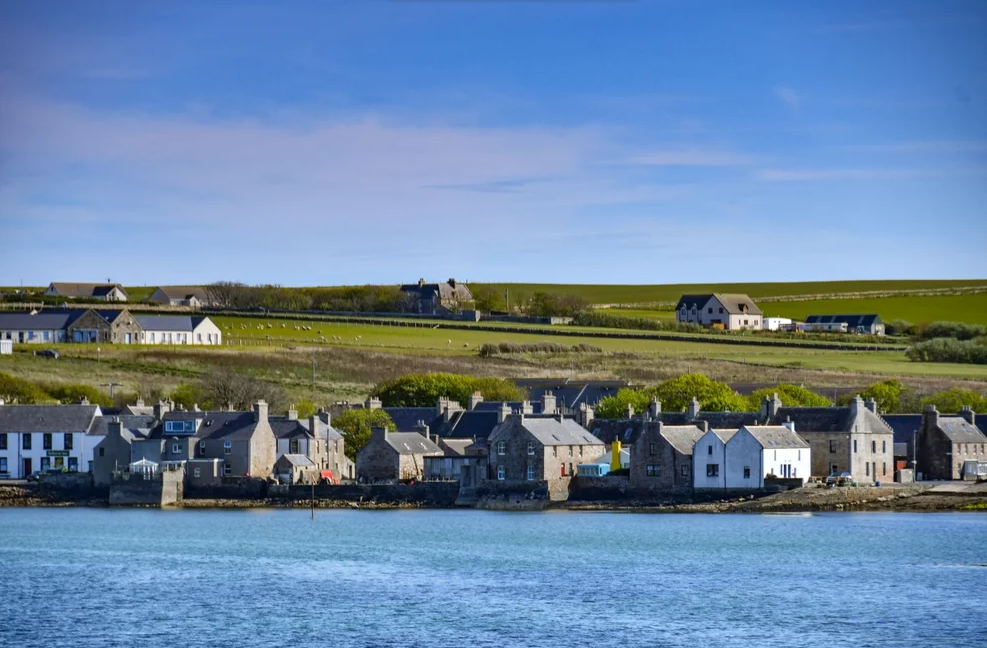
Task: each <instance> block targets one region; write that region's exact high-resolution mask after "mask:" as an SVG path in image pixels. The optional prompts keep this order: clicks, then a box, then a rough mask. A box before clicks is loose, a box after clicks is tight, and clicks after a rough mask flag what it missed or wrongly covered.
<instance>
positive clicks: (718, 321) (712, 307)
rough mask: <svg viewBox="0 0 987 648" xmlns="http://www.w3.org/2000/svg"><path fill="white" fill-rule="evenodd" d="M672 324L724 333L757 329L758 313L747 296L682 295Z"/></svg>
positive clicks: (725, 294)
mask: <svg viewBox="0 0 987 648" xmlns="http://www.w3.org/2000/svg"><path fill="white" fill-rule="evenodd" d="M675 321H676V322H678V323H679V324H699V325H700V326H709V327H713V328H722V329H726V330H728V331H737V330H740V329H760V328H761V310H760V309H759V308H758V307H757V306H756V305H755V304H754V302H753V301H752V300H751V298H750V297H748V296H747V295H739V294H727V293H713V294H709V295H682V297H681V298H680V299H679V303H678V304H676V306H675Z"/></svg>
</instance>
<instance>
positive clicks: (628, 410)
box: [626, 403, 634, 420]
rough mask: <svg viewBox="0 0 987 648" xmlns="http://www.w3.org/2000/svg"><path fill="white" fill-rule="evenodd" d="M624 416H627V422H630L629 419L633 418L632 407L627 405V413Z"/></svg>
mask: <svg viewBox="0 0 987 648" xmlns="http://www.w3.org/2000/svg"><path fill="white" fill-rule="evenodd" d="M626 414H627V417H626V418H627V420H630V419H632V418H634V406H633V405H631V404H630V403H628V404H627V412H626Z"/></svg>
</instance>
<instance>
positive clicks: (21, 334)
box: [0, 329, 65, 344]
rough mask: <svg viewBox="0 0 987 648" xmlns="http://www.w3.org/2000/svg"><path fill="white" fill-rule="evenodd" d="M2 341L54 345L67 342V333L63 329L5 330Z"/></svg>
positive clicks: (0, 334)
mask: <svg viewBox="0 0 987 648" xmlns="http://www.w3.org/2000/svg"><path fill="white" fill-rule="evenodd" d="M46 336H47V337H46ZM0 339H3V340H10V341H12V342H17V343H24V344H54V343H59V342H64V341H65V331H64V330H61V329H39V330H32V331H28V330H21V329H3V330H0Z"/></svg>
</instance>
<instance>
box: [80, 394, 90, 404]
mask: <svg viewBox="0 0 987 648" xmlns="http://www.w3.org/2000/svg"><path fill="white" fill-rule="evenodd" d="M88 404H89V399H88V398H86V397H85V396H83V397H82V398H81V399H80V400H79V405H88Z"/></svg>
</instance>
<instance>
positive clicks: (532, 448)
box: [528, 442, 535, 455]
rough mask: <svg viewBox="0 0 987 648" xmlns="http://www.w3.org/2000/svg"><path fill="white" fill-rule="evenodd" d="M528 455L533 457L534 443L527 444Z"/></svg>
mask: <svg viewBox="0 0 987 648" xmlns="http://www.w3.org/2000/svg"><path fill="white" fill-rule="evenodd" d="M528 454H529V455H534V454H535V444H534V443H531V442H528Z"/></svg>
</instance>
